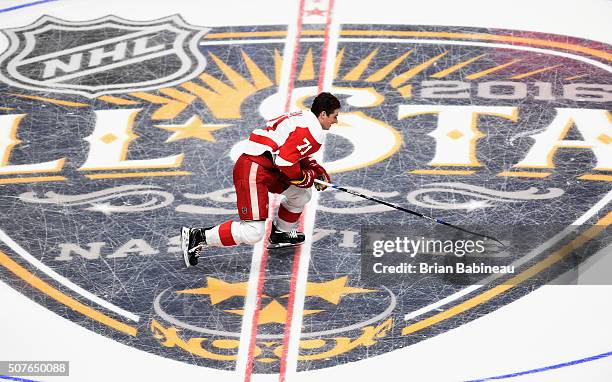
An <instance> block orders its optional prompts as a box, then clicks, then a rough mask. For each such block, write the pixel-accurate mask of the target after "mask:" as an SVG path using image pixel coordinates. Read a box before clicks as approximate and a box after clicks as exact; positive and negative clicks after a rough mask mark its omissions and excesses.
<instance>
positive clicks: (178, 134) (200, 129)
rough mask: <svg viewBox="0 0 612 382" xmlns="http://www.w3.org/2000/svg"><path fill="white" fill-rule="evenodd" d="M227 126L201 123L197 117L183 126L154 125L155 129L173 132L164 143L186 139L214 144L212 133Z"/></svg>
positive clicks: (190, 119)
mask: <svg viewBox="0 0 612 382" xmlns="http://www.w3.org/2000/svg"><path fill="white" fill-rule="evenodd" d="M228 126H231V125H229V124H205V123H202V120H201V119H200V117H199V116H197V115H194V116H193V117H191V118H189V120H188V121H187V122H185V124H183V125H155V127H158V128H160V129H164V130H167V131H171V132H174V134H172V135H171V136H170V138H168V139H167V140H166V143H167V142H174V141H179V140H181V139H186V138H198V139H201V140H203V141H208V142H216V139H215V137H214V136H213V135H212V132H213V131H216V130H219V129H223V128H224V127H228Z"/></svg>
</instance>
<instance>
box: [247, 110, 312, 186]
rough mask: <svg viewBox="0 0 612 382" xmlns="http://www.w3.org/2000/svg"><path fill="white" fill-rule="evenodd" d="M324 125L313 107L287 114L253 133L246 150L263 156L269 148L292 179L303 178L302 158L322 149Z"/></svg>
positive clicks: (281, 167) (279, 166)
mask: <svg viewBox="0 0 612 382" xmlns="http://www.w3.org/2000/svg"><path fill="white" fill-rule="evenodd" d="M322 142H323V128H322V127H321V123H320V122H319V120H318V119H317V117H316V116H315V115H314V114H313V113H312V112H311V111H310V110H303V111H300V112H295V113H287V114H283V115H281V116H279V117H277V118H274V119H271V120H269V121H268V122H267V123H266V127H265V128H263V129H256V130H254V131H253V132H252V133H251V136H250V137H249V140H248V142H247V144H246V145H244V146H243V150H242V151H243V153H245V154H248V155H254V156H257V155H261V154H263V153H265V152H266V151H269V152H270V153H271V154H272V157H273V158H274V164H275V165H276V166H277V167H278V168H279V169H280V170H281V171H282V172H283V173H285V174H286V175H287V176H288V177H289V178H291V179H297V178H301V177H302V170H301V168H300V163H299V162H300V159H302V158H306V157H308V156H311V155H312V154H314V153H316V152H317V151H319V149H320V148H321V143H322Z"/></svg>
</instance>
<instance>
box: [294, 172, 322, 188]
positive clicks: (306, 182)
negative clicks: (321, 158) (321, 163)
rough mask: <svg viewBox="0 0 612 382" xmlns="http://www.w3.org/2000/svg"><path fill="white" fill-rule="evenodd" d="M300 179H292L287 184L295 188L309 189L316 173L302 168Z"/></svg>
mask: <svg viewBox="0 0 612 382" xmlns="http://www.w3.org/2000/svg"><path fill="white" fill-rule="evenodd" d="M302 176H303V178H302V179H292V180H290V181H289V182H291V184H293V185H294V186H296V187H300V188H310V187H312V184H313V183H314V180H315V177H316V176H317V173H316V172H315V171H314V170H313V169H311V168H303V169H302Z"/></svg>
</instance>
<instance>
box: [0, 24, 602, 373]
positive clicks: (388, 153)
mask: <svg viewBox="0 0 612 382" xmlns="http://www.w3.org/2000/svg"><path fill="white" fill-rule="evenodd" d="M207 31H208V30H207V29H202V28H196V27H191V26H189V25H187V24H185V23H184V22H183V21H182V19H181V18H180V17H179V16H170V17H166V18H163V19H159V20H154V21H150V22H132V21H128V20H123V19H120V18H118V17H114V16H108V17H105V18H102V19H98V20H94V21H88V22H73V21H66V20H59V19H56V18H52V17H49V16H45V17H43V18H41V19H40V20H38V21H37V22H35V23H33V24H31V25H28V26H24V27H22V28H13V29H8V30H4V31H3V32H4V33H5V34H6V35H7V36H9V40H10V44H9V46H8V47H7V48H6V51H5V52H4V53H3V54H2V56H1V57H0V80H1V83H0V158H2V161H1V162H0V188H2V192H0V206H1V208H2V216H1V217H0V277H1V278H2V280H4V281H6V282H7V283H9V284H10V285H12V286H14V287H15V288H16V289H18V290H19V291H21V292H22V293H23V294H24V295H26V296H28V297H30V298H32V299H35V300H36V301H37V302H39V303H40V304H43V305H44V306H46V307H47V308H48V309H50V310H52V311H54V312H56V313H57V314H60V315H61V316H63V317H66V318H67V319H70V320H73V321H75V322H77V323H79V324H80V325H83V326H84V327H87V328H89V329H91V330H94V331H96V333H102V334H104V335H105V336H107V337H109V338H112V339H114V340H116V341H120V342H122V343H124V344H128V345H129V346H134V347H136V348H139V349H142V350H145V351H148V352H152V353H155V354H159V355H161V356H164V357H168V358H173V359H177V360H181V361H184V362H189V363H193V364H197V365H201V366H205V367H210V368H216V369H220V370H229V369H234V368H235V367H236V363H237V359H238V354H239V349H240V346H241V344H240V340H241V338H242V337H241V335H242V328H243V320H244V318H245V314H246V313H245V312H246V311H247V305H248V303H247V301H248V299H249V293H250V292H249V277H250V268H251V258H252V254H253V248H252V247H249V246H238V247H233V248H225V249H220V248H207V249H206V251H205V252H204V254H203V257H202V259H201V260H200V264H199V265H198V267H193V268H189V269H185V268H184V265H183V261H182V258H181V255H180V242H179V231H180V227H181V226H202V227H206V226H211V225H215V224H219V223H221V222H223V221H226V220H230V219H234V220H235V219H237V211H236V205H235V201H236V196H235V193H234V191H233V183H232V178H231V171H232V167H233V159H234V158H235V156H236V153H237V151H238V148H239V145H240V142H241V140H243V139H245V138H247V137H248V135H249V133H250V131H251V130H253V129H254V128H256V127H257V126H261V125H262V124H263V123H264V121H265V120H266V119H268V118H273V117H275V116H277V115H278V114H280V113H281V112H282V111H283V110H284V103H285V102H286V98H284V96H283V94H282V92H281V91H279V88H280V87H281V82H282V81H281V79H282V73H286V72H287V71H288V69H287V67H286V66H287V65H289V66H291V65H292V60H286V59H284V56H283V50H284V44H283V43H282V42H279V41H282V40H279V39H280V38H283V37H286V34H285V33H286V31H285V29H284V28H280V27H279V28H277V27H261V26H259V27H257V26H256V27H251V26H248V27H240V28H239V27H231V28H230V27H228V28H215V30H213V31H210V33H206V32H207ZM262 32H263V33H262ZM309 33H312V34H314V35H317V34H321V33H323V30H313V31H311V32H309ZM287 38H289V37H287ZM319 40H320V39H317V38H310V39H307V40H304V41H302V42H301V44H300V50H299V52H298V54H299V57H298V58H299V59H298V60H296V62H297V66H296V68H295V73H294V78H293V84H294V86H293V89H292V97H291V100H292V103H291V105H290V106H291V109H297V108H302V107H306V106H308V105H309V103H310V101H311V99H312V97H314V96H315V93H316V91H317V84H318V80H319V78H318V75H319V70H318V68H319V67H320V65H322V62H323V60H324V58H323V57H321V52H322V51H323V49H321V44H322V42H321V41H319ZM609 52H610V47H609V46H607V45H605V44H602V43H599V42H594V41H586V40H578V39H573V38H569V37H566V36H557V35H545V34H539V33H531V32H520V31H502V30H495V31H491V30H487V29H475V28H462V27H453V28H447V27H429V26H418V27H415V26H385V25H378V26H375V27H370V26H363V25H343V26H342V28H341V31H340V36H339V39H338V45H337V50H336V51H334V52H332V53H333V56H335V61H334V65H332V66H331V69H329V65H328V69H329V70H331V73H333V87H332V89H331V91H332V92H333V93H334V94H336V95H337V96H338V97H339V98H341V100H342V104H343V107H342V110H341V113H340V116H339V123H338V124H337V125H335V126H334V127H333V128H332V129H331V130H330V131H329V133H328V134H327V138H326V147H325V161H324V166H325V167H326V168H327V169H328V170H329V172H330V174H331V176H332V179H333V181H334V182H336V183H338V184H340V185H342V186H344V187H347V188H349V189H352V190H355V191H357V192H358V193H361V194H364V195H369V196H372V197H375V198H377V199H381V200H384V201H387V202H390V203H394V204H397V205H402V206H405V207H406V208H409V209H411V210H415V211H419V212H422V213H424V214H426V215H432V216H435V217H437V218H439V219H442V220H444V221H446V222H449V223H453V224H456V225H458V226H461V227H465V228H468V229H471V230H478V232H483V233H485V234H487V235H492V236H498V235H499V236H500V237H501V238H502V239H503V240H502V241H504V240H506V239H508V240H510V239H512V238H514V239H516V238H520V239H521V240H520V245H517V246H508V248H506V249H504V248H503V247H496V249H495V250H494V251H488V248H489V244H490V243H488V242H486V240H485V242H482V243H481V242H479V241H478V240H480V238H478V237H467V238H465V237H463V238H461V239H462V240H463V239H466V240H467V239H469V240H472V241H473V242H472V244H469V243H467V242H465V241H464V242H461V243H460V242H459V241H458V238H457V237H455V236H452V235H453V234H452V233H449V235H451V236H452V237H451V236H449V237H448V240H449V243H447V242H446V241H445V240H442V239H440V240H439V241H438V240H433V239H432V238H430V237H429V236H428V235H427V234H426V233H424V232H425V231H421V227H430V226H431V224H432V223H430V222H429V221H427V220H423V219H420V218H418V217H416V216H412V215H409V214H406V213H404V212H401V211H398V210H395V209H393V208H391V207H389V206H386V205H383V204H377V203H374V202H372V201H369V200H366V199H362V198H359V197H357V196H354V195H350V194H346V193H337V192H333V191H331V190H328V191H325V192H323V193H321V194H319V198H318V202H317V205H316V206H314V207H313V208H316V221H315V229H314V231H313V232H307V235H308V240H310V241H311V246H310V249H309V251H310V252H309V254H310V259H311V261H310V270H309V274H308V278H307V280H306V281H305V283H306V284H305V285H304V286H303V289H301V290H302V291H303V292H304V293H303V295H304V303H303V310H304V311H303V317H302V323H303V325H302V327H301V337H300V339H299V341H297V342H296V343H297V344H298V345H297V346H298V347H299V349H298V351H297V353H298V354H297V359H298V368H299V369H300V370H301V369H304V368H305V369H313V368H325V367H331V366H334V365H338V364H341V363H346V362H353V361H359V360H362V359H364V358H367V357H371V356H373V355H379V354H382V353H386V352H389V351H391V350H392V349H397V348H401V347H405V346H409V345H411V344H414V343H416V342H419V341H421V340H423V339H426V338H429V337H431V336H435V335H437V334H439V333H442V332H445V331H448V330H452V329H453V328H456V327H458V326H459V325H462V324H464V323H466V322H468V321H470V320H472V319H474V318H476V317H480V316H482V315H485V314H487V313H489V312H490V311H492V310H494V309H497V308H499V307H501V306H503V305H505V304H508V303H510V302H512V301H514V300H516V299H517V298H520V297H521V296H524V295H525V294H527V293H529V292H530V291H532V290H534V289H535V288H537V287H539V286H541V285H543V284H544V283H546V282H548V281H549V280H551V279H554V278H555V277H557V276H558V275H560V274H561V273H564V272H566V271H567V270H574V271H575V270H576V267H579V266H580V264H581V262H582V261H583V260H584V259H586V258H588V257H589V256H590V255H591V254H593V253H595V252H597V251H598V249H599V248H601V247H602V246H604V245H606V244H607V243H608V242H609V241H610V238H611V237H612V235H610V234H609V232H607V230H608V225H609V224H610V222H611V220H612V218H611V215H610V207H609V205H608V201H609V200H610V182H611V181H612V150H610V147H612V146H611V145H612V117H611V116H610V105H611V102H612V81H611V78H612V75H611V72H612V68H611V67H610V65H611V62H612V56H611V55H610V53H609ZM333 56H332V58H334V57H333ZM205 62H206V63H207V64H206V65H204V64H205ZM523 225H527V226H529V227H530V229H529V230H528V231H520V227H519V226H523ZM366 226H378V227H382V228H381V229H378V230H376V229H374V230H373V231H372V232H370V231H367V232H365V231H363V232H362V230H361V228H362V227H366ZM398 226H402V227H410V232H409V235H408V234H406V233H405V232H400V233H399V234H398V235H396V236H397V237H395V238H394V237H391V236H389V235H390V234H392V233H395V231H394V230H393V229H391V228H389V227H398ZM450 232H452V230H451V231H450ZM366 234H367V236H366ZM370 234H372V235H374V236H372V237H370ZM376 235H382V236H380V237H377V236H376ZM366 237H367V238H368V239H370V238H371V239H372V240H370V241H368V240H365V239H366ZM459 244H460V246H459ZM417 247H418V248H417ZM305 248H306V247H304V249H305ZM481 248H482V249H483V251H481V252H476V250H480V249H481ZM410 251H412V252H410ZM458 251H460V252H461V256H457V254H458ZM391 253H395V255H392V254H391ZM412 253H414V254H415V255H414V256H411V254H412ZM373 254H375V256H372V255H373ZM398 254H401V256H403V257H402V259H404V260H405V261H404V260H402V261H399V260H398V259H399V258H397V257H396V258H394V257H393V256H396V255H398ZM449 254H450V255H449ZM366 255H367V256H368V257H367V258H366V257H364V256H366ZM423 256H426V257H423ZM449 256H450V257H449ZM421 258H423V259H425V258H426V260H423V261H421V260H420V259H421ZM449 259H451V260H452V261H451V260H449ZM400 260H401V259H400ZM421 262H423V263H424V265H421V264H420V263H421ZM470 264H471V265H470ZM411 265H412V266H411ZM472 265H473V266H472ZM292 267H293V253H292V252H282V251H281V252H270V253H269V258H268V260H267V267H266V279H265V284H264V287H263V290H262V292H261V293H262V295H261V301H260V306H259V311H258V315H259V316H258V317H259V320H258V321H257V324H256V326H257V337H256V341H255V343H254V350H253V354H252V355H253V357H252V358H253V362H254V366H253V370H254V371H255V372H257V373H271V372H277V371H278V370H279V365H280V362H281V359H282V357H283V352H284V351H285V350H286V349H284V345H283V335H284V332H285V328H286V325H287V322H288V315H289V311H290V310H291V308H290V298H289V296H290V294H291V285H292V283H291V280H290V275H291V272H292ZM487 267H488V268H487ZM493 267H498V268H493ZM502 267H503V268H502ZM458 269H462V270H464V271H465V270H466V269H467V270H469V272H467V271H465V272H463V273H466V272H467V273H469V275H467V276H466V275H457V274H453V271H456V270H458ZM499 269H503V270H504V272H501V271H500V272H496V270H499ZM411 270H412V271H411ZM480 270H488V271H487V272H480ZM300 303H301V302H300ZM300 306H301V305H300Z"/></svg>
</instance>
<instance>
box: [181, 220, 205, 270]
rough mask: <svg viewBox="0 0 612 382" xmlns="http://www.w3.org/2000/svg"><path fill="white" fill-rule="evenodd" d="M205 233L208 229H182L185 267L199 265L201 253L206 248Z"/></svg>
mask: <svg viewBox="0 0 612 382" xmlns="http://www.w3.org/2000/svg"><path fill="white" fill-rule="evenodd" d="M205 231H206V228H188V227H183V228H182V229H181V250H182V251H183V261H185V266H187V267H192V266H195V265H197V264H198V258H199V257H200V253H201V252H202V249H203V248H204V247H205V246H206V235H204V232H205Z"/></svg>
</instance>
